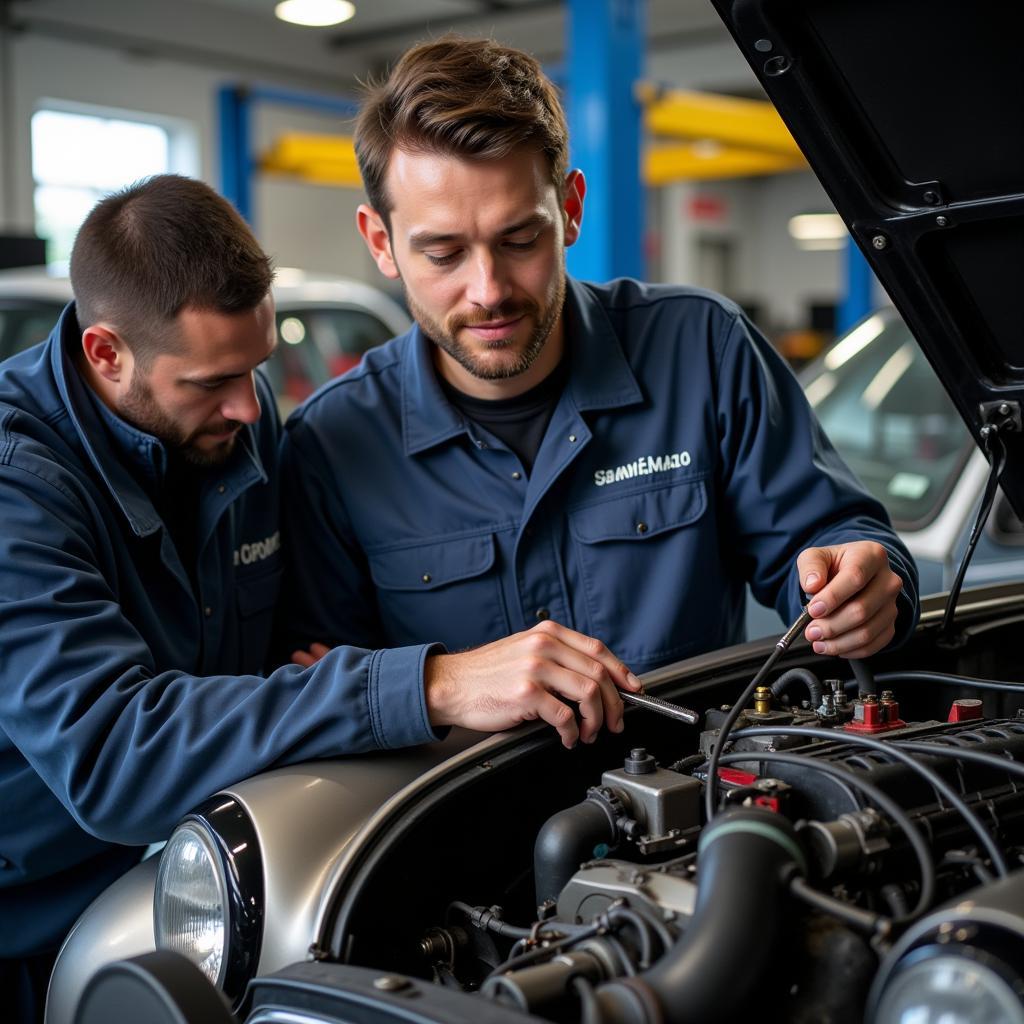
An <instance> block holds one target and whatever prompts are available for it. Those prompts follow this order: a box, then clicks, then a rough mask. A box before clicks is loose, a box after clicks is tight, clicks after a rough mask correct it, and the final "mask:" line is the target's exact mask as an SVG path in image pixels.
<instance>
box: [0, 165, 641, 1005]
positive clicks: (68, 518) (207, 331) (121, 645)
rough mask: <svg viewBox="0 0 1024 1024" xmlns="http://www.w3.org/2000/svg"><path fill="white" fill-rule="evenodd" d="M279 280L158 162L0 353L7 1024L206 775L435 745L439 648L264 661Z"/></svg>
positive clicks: (92, 221)
mask: <svg viewBox="0 0 1024 1024" xmlns="http://www.w3.org/2000/svg"><path fill="white" fill-rule="evenodd" d="M272 277H273V272H272V269H271V266H270V262H269V260H268V259H267V257H266V255H265V254H264V253H263V251H262V250H261V249H260V247H259V246H258V245H257V243H256V241H255V239H254V238H253V236H252V234H251V232H250V231H249V229H248V227H247V226H246V225H245V224H244V222H243V221H242V220H241V218H240V217H239V216H238V215H237V214H236V213H235V211H234V210H233V209H232V207H231V206H230V205H229V204H228V203H227V202H225V201H224V200H223V199H221V198H220V197H219V196H217V195H216V194H215V193H214V192H213V191H212V190H211V189H209V188H208V187H207V186H205V185H203V184H201V183H199V182H197V181H191V180H189V179H186V178H180V177H176V176H173V175H165V176H159V177H155V178H151V179H149V180H147V181H145V182H142V183H140V184H138V185H135V186H132V187H131V188H129V189H127V190H125V191H123V192H120V193H117V194H115V195H113V196H110V197H108V198H106V199H104V200H103V201H101V202H100V203H99V204H98V205H97V206H96V207H95V209H94V210H93V211H92V213H91V214H90V215H89V217H88V218H87V219H86V221H85V223H84V224H83V226H82V228H81V230H80V231H79V234H78V238H77V239H76V242H75V246H74V251H73V253H72V257H71V280H72V286H73V289H74V294H75V297H76V302H75V303H73V304H71V305H69V306H68V308H67V309H66V310H65V311H64V313H63V314H62V315H61V318H60V321H59V322H58V324H57V326H56V327H55V329H54V331H53V333H52V334H51V336H50V338H49V340H48V341H46V342H45V343H43V344H41V345H38V346H36V347H35V348H33V349H30V350H28V351H26V352H25V353H23V354H21V355H19V356H16V357H14V358H13V359H10V360H8V361H6V362H5V363H4V364H3V367H2V369H0V424H2V431H3V436H2V456H0V649H2V650H3V659H2V661H0V1003H2V1006H3V1011H2V1015H3V1018H4V1020H13V1021H19V1022H20V1021H33V1020H39V1019H41V1015H42V1008H43V999H44V995H45V991H46V983H47V979H48V976H49V972H50V968H51V965H52V962H53V959H54V956H55V953H56V950H57V946H58V945H59V943H60V942H61V940H62V939H63V937H64V935H65V933H66V932H67V930H68V928H69V927H70V926H71V924H72V923H73V922H74V920H75V918H76V917H77V916H78V915H79V914H80V913H81V912H82V910H84V909H85V907H86V905H87V904H88V903H89V902H90V901H91V900H92V899H93V898H94V897H95V896H96V895H98V894H99V893H100V892H101V891H102V890H103V889H104V888H106V886H107V885H108V884H109V883H110V882H112V881H113V880H114V879H115V878H116V877H117V876H118V875H119V874H121V873H122V872H123V871H125V870H126V869H127V868H128V867H130V866H131V865H132V864H134V863H136V862H137V861H138V860H139V858H140V856H141V853H142V850H141V849H140V847H141V846H144V845H145V844H148V843H150V842H155V841H158V840H161V839H165V838H166V837H167V835H168V834H169V833H170V831H171V829H172V828H173V827H174V825H175V824H176V823H177V821H178V820H179V819H180V818H181V817H182V815H184V814H186V813H187V812H188V811H189V810H191V809H192V808H193V807H195V806H196V805H197V804H199V803H200V802H202V801H203V800H204V799H206V798H207V797H208V796H210V795H211V794H212V793H214V792H216V791H217V790H218V789H221V788H222V787H224V786H226V785H229V784H231V783H233V782H236V781H238V780H239V779H242V778H245V777H247V776H250V775H253V774H255V773H256V772H259V771H261V770H262V769H264V768H267V767H269V766H271V765H279V764H285V763H291V762H296V761H302V760H307V759H310V758H317V757H327V756H331V755H337V754H349V753H354V752H358V751H363V750H367V749H370V748H373V749H377V748H387V747H399V746H407V745H411V744H415V743H422V742H426V741H429V740H432V739H434V738H436V733H435V731H434V730H433V729H432V728H431V726H430V723H429V721H428V718H427V713H426V707H425V704H424V699H423V686H422V682H421V678H422V672H423V662H424V659H425V657H426V654H427V652H428V651H429V650H430V647H429V645H425V644H415V645H411V646H409V647H406V648H403V649H401V650H390V651H369V650H364V649H353V648H343V649H340V650H336V651H333V652H331V654H330V655H329V656H327V657H325V658H324V659H323V660H322V661H320V662H319V663H318V664H317V665H316V666H315V667H313V668H305V669H304V668H301V667H298V666H295V665H289V666H286V667H283V668H280V669H279V670H277V671H276V672H273V673H271V674H270V675H269V676H267V677H266V678H264V677H263V676H262V675H261V674H260V673H262V672H263V670H264V667H265V663H266V661H267V652H268V647H269V638H270V635H271V619H272V616H273V611H274V606H275V602H276V600H277V597H278V589H279V587H278V584H279V580H280V576H281V562H282V557H283V554H284V553H285V552H286V549H287V539H286V540H285V542H284V546H282V538H281V532H280V530H279V523H278V495H279V479H278V472H277V452H278V444H279V435H280V428H279V423H278V418H277V410H276V406H275V403H274V400H273V396H272V395H271V393H270V390H269V388H268V386H267V383H266V381H265V380H264V379H263V378H262V376H261V375H259V374H258V373H255V372H254V371H255V369H256V367H257V366H258V365H259V364H260V363H262V362H263V361H264V360H265V359H267V358H268V357H269V356H270V355H271V354H272V352H273V351H274V346H275V344H276V328H275V322H274V307H273V300H272V296H271V294H270V286H271V280H272ZM606 661H607V662H608V665H609V669H608V671H609V672H611V673H613V674H614V676H615V678H616V680H617V681H619V682H620V683H621V684H622V685H631V684H630V683H629V681H628V679H627V678H626V669H625V668H624V666H622V665H621V663H619V662H618V661H615V660H614V659H613V658H612V656H611V655H610V654H608V655H607V656H606ZM382 683H383V684H384V685H382Z"/></svg>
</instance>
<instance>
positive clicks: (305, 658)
mask: <svg viewBox="0 0 1024 1024" xmlns="http://www.w3.org/2000/svg"><path fill="white" fill-rule="evenodd" d="M329 650H330V647H328V646H327V644H310V645H309V650H308V651H292V664H293V665H301V666H302V667H303V668H310V667H311V666H313V665H315V664H316V663H317V662H318V661H319V660H320V659H321V658H322V657H323V656H324V655H325V654H326V653H327V652H328V651H329Z"/></svg>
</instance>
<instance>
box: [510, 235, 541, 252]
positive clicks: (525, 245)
mask: <svg viewBox="0 0 1024 1024" xmlns="http://www.w3.org/2000/svg"><path fill="white" fill-rule="evenodd" d="M536 244H537V236H536V235H534V236H533V238H531V239H529V240H527V241H525V242H514V241H512V240H511V239H509V240H508V241H507V242H505V246H506V247H507V248H509V249H513V250H515V251H516V252H526V251H528V250H529V249H532V248H533V247H534V246H535V245H536Z"/></svg>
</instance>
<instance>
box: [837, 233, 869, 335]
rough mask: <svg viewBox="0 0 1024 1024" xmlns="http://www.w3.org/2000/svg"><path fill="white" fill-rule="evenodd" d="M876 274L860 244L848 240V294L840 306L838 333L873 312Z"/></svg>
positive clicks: (846, 329)
mask: <svg viewBox="0 0 1024 1024" xmlns="http://www.w3.org/2000/svg"><path fill="white" fill-rule="evenodd" d="M873 288H874V275H873V274H872V273H871V267H870V266H869V264H868V261H867V260H866V259H864V253H862V252H861V251H860V246H858V245H857V243H856V242H855V241H854V240H853V239H852V238H848V239H847V240H846V295H845V296H844V297H843V301H842V303H841V304H840V306H839V315H838V316H837V317H836V334H842V333H843V331H848V330H849V329H850V328H851V327H852V326H853V325H854V324H855V323H856V322H857V321H858V320H863V319H864V317H866V316H867V315H868V313H870V312H871V310H872V308H873V307H874V303H873V302H872V300H871V293H872V289H873Z"/></svg>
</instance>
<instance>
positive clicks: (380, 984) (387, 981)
mask: <svg viewBox="0 0 1024 1024" xmlns="http://www.w3.org/2000/svg"><path fill="white" fill-rule="evenodd" d="M409 985H410V982H409V979H408V978H400V977H399V976H398V975H397V974H385V975H384V976H383V977H380V978H374V979H373V987H374V988H379V989H380V990H381V991H382V992H401V991H402V989H403V988H408V987H409Z"/></svg>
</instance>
